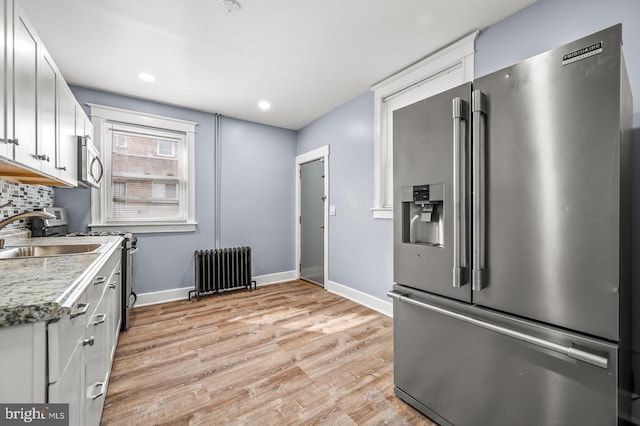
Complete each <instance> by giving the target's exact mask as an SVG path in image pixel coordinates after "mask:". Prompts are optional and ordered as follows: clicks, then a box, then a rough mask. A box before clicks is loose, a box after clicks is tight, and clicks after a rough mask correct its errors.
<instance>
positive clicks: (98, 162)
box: [78, 136, 104, 188]
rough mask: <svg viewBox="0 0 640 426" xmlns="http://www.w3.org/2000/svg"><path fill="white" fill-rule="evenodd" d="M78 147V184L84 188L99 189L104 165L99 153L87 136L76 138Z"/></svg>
mask: <svg viewBox="0 0 640 426" xmlns="http://www.w3.org/2000/svg"><path fill="white" fill-rule="evenodd" d="M78 146H79V150H80V152H79V156H78V158H79V159H80V164H79V167H78V170H79V176H78V183H79V184H80V185H81V186H84V187H91V188H99V187H100V181H101V180H102V177H103V176H104V165H103V163H102V159H101V158H100V153H99V152H98V150H97V149H96V147H95V146H94V145H93V142H92V141H91V138H89V137H87V136H79V137H78Z"/></svg>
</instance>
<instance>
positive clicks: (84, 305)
mask: <svg viewBox="0 0 640 426" xmlns="http://www.w3.org/2000/svg"><path fill="white" fill-rule="evenodd" d="M89 305H91V303H78V308H79V309H78V310H77V311H75V312H71V319H74V318H75V317H79V316H80V315H84V314H86V313H87V310H88V309H89Z"/></svg>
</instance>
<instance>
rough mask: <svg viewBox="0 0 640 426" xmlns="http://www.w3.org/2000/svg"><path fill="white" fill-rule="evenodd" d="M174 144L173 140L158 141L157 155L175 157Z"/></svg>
mask: <svg viewBox="0 0 640 426" xmlns="http://www.w3.org/2000/svg"><path fill="white" fill-rule="evenodd" d="M175 151H176V144H175V142H174V141H163V140H159V141H158V155H159V156H161V157H175V156H176V154H175Z"/></svg>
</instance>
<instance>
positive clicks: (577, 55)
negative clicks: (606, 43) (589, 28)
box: [562, 41, 602, 65]
mask: <svg viewBox="0 0 640 426" xmlns="http://www.w3.org/2000/svg"><path fill="white" fill-rule="evenodd" d="M599 53H602V42H601V41H599V42H597V43H593V44H592V45H590V46H587V47H583V48H582V49H578V50H574V51H573V52H571V53H566V54H564V55H562V65H568V64H572V63H574V62H577V61H580V60H582V59H585V58H588V57H590V56H593V55H597V54H599Z"/></svg>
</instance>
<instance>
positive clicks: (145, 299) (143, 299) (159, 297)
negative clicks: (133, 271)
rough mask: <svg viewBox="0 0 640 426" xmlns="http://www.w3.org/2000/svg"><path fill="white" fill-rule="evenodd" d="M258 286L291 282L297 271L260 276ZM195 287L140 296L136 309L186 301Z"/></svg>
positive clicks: (153, 292)
mask: <svg viewBox="0 0 640 426" xmlns="http://www.w3.org/2000/svg"><path fill="white" fill-rule="evenodd" d="M253 279H254V280H255V281H256V285H257V286H263V285H269V284H275V283H280V282H283V281H291V280H295V279H296V271H285V272H277V273H275V274H266V275H258V276H255V277H253ZM193 289H194V287H180V288H172V289H169V290H162V291H152V292H149V293H141V294H138V300H137V301H136V304H135V306H134V307H136V308H139V307H140V306H148V305H156V304H158V303H166V302H174V301H176V300H185V299H188V298H189V292H190V291H193Z"/></svg>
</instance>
